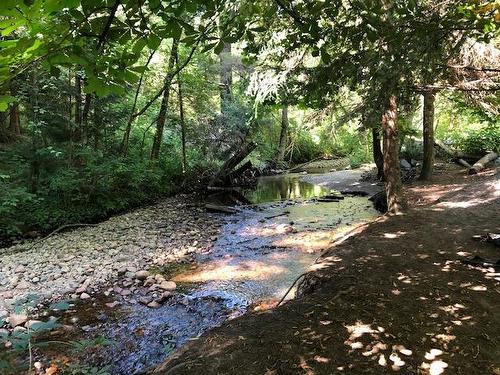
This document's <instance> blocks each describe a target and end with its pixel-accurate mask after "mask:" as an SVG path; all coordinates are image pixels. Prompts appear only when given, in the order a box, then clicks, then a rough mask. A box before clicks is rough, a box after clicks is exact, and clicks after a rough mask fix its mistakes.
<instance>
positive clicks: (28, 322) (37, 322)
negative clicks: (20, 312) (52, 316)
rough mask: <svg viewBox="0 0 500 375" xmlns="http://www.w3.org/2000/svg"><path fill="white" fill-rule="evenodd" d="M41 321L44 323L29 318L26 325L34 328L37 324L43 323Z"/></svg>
mask: <svg viewBox="0 0 500 375" xmlns="http://www.w3.org/2000/svg"><path fill="white" fill-rule="evenodd" d="M41 323H43V322H42V321H40V320H34V319H33V320H28V321H27V322H26V324H25V325H24V326H25V327H26V328H32V327H33V326H34V325H35V324H41ZM35 328H36V326H35Z"/></svg>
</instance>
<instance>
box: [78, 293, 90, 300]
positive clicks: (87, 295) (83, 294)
mask: <svg viewBox="0 0 500 375" xmlns="http://www.w3.org/2000/svg"><path fill="white" fill-rule="evenodd" d="M89 298H90V295H89V294H87V293H82V294H80V299H89Z"/></svg>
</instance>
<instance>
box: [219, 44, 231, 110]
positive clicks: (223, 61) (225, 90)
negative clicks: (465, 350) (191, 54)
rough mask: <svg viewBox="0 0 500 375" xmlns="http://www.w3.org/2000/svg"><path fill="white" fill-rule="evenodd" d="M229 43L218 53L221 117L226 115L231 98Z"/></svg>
mask: <svg viewBox="0 0 500 375" xmlns="http://www.w3.org/2000/svg"><path fill="white" fill-rule="evenodd" d="M231 51H232V48H231V43H224V48H223V49H222V52H221V53H219V62H220V83H219V85H220V86H219V87H220V111H221V114H222V115H223V116H227V115H228V111H229V108H230V106H231V102H232V100H233V97H232V89H231V88H232V85H233V67H232V61H231Z"/></svg>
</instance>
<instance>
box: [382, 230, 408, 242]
mask: <svg viewBox="0 0 500 375" xmlns="http://www.w3.org/2000/svg"><path fill="white" fill-rule="evenodd" d="M405 234H406V232H404V231H398V232H396V233H384V237H385V238H389V239H391V240H392V239H394V238H398V237H401V236H404V235H405Z"/></svg>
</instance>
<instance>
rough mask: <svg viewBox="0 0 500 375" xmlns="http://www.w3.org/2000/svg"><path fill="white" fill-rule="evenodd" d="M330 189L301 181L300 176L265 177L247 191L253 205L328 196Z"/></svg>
mask: <svg viewBox="0 0 500 375" xmlns="http://www.w3.org/2000/svg"><path fill="white" fill-rule="evenodd" d="M329 192H330V190H329V189H326V188H324V187H321V186H318V185H313V184H310V183H308V182H304V181H301V180H300V174H297V173H291V174H286V175H277V176H265V177H261V178H259V180H258V181H257V186H256V187H255V188H254V189H250V190H247V191H245V196H246V198H247V199H249V200H250V201H251V202H252V203H264V202H273V201H280V200H287V199H310V198H315V197H320V196H322V195H325V194H328V193H329Z"/></svg>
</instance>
